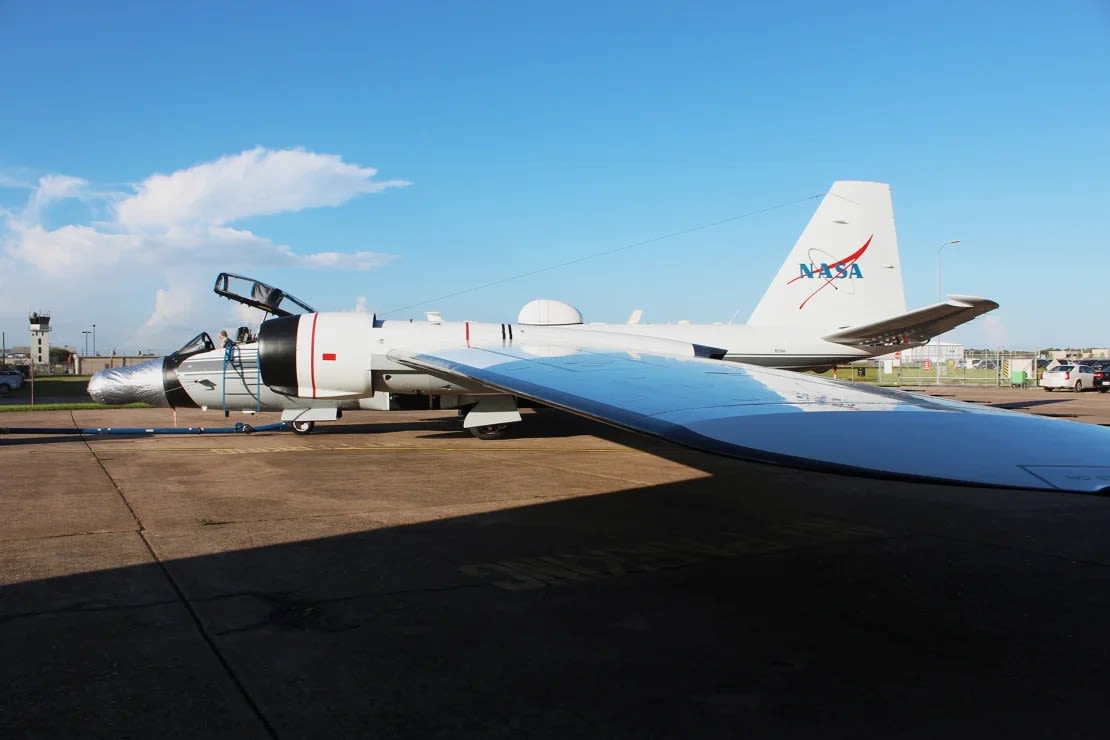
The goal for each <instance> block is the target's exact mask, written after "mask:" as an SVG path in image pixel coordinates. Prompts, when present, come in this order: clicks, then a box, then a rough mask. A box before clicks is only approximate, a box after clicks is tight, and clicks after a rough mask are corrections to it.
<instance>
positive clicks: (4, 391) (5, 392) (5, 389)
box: [0, 383, 12, 398]
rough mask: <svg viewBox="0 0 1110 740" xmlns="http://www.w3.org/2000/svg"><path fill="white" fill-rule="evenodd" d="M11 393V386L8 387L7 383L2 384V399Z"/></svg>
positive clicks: (0, 392) (0, 391)
mask: <svg viewBox="0 0 1110 740" xmlns="http://www.w3.org/2000/svg"><path fill="white" fill-rule="evenodd" d="M11 392H12V387H11V386H10V385H8V384H7V383H0V398H3V397H4V396H6V395H8V394H9V393H11Z"/></svg>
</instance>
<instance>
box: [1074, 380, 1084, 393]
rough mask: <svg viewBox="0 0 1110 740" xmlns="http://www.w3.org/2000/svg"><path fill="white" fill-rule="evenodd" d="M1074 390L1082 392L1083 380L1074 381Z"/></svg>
mask: <svg viewBox="0 0 1110 740" xmlns="http://www.w3.org/2000/svg"><path fill="white" fill-rule="evenodd" d="M1075 392H1076V393H1082V392H1083V381H1082V380H1077V381H1075Z"/></svg>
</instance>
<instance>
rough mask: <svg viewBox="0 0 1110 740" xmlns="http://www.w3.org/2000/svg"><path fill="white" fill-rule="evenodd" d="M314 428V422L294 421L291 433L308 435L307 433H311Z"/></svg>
mask: <svg viewBox="0 0 1110 740" xmlns="http://www.w3.org/2000/svg"><path fill="white" fill-rule="evenodd" d="M315 428H316V422H314V421H295V422H293V433H294V434H308V433H309V432H311V431H312V430H313V429H315Z"/></svg>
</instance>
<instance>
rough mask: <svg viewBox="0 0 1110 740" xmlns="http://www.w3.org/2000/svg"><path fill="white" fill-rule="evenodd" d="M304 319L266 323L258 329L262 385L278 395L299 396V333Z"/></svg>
mask: <svg viewBox="0 0 1110 740" xmlns="http://www.w3.org/2000/svg"><path fill="white" fill-rule="evenodd" d="M300 325H301V317H300V316H283V317H281V318H279V319H270V320H269V321H263V322H262V326H260V327H258V366H259V368H260V371H261V374H262V382H263V383H264V384H266V385H268V386H269V387H270V388H273V389H274V390H275V391H277V392H278V393H286V394H292V395H296V393H297V389H298V387H299V386H300V383H298V382H297V331H298V329H299V327H300Z"/></svg>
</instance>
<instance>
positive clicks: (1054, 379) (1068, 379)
mask: <svg viewBox="0 0 1110 740" xmlns="http://www.w3.org/2000/svg"><path fill="white" fill-rule="evenodd" d="M1041 387H1042V388H1044V389H1045V390H1046V391H1054V390H1056V389H1057V388H1071V389H1073V390H1074V391H1075V392H1076V393H1078V392H1080V391H1082V390H1086V389H1091V390H1093V389H1094V387H1095V369H1094V368H1093V367H1091V366H1090V365H1074V364H1068V365H1057V366H1055V367H1050V368H1049V369H1047V370H1045V371H1044V376H1043V377H1042V378H1041Z"/></svg>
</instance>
